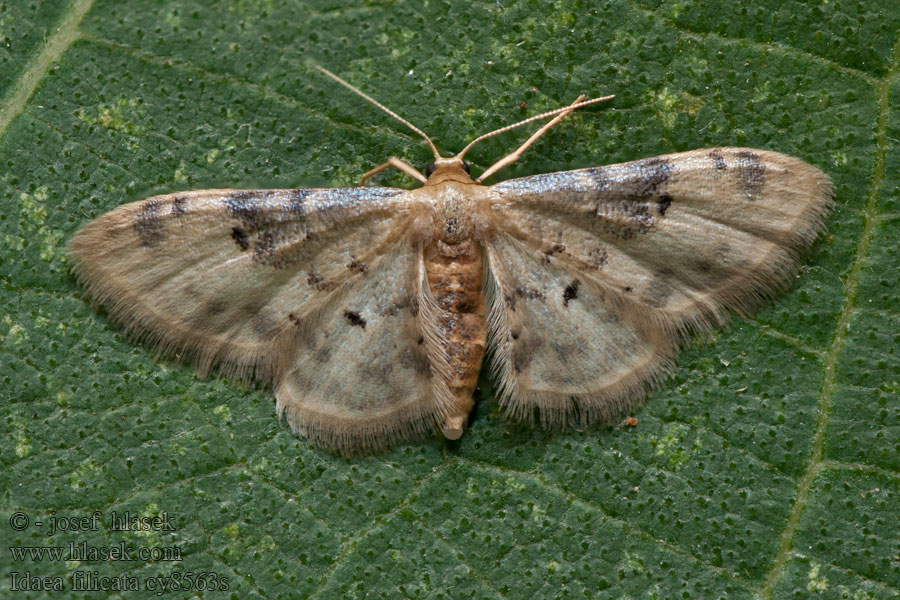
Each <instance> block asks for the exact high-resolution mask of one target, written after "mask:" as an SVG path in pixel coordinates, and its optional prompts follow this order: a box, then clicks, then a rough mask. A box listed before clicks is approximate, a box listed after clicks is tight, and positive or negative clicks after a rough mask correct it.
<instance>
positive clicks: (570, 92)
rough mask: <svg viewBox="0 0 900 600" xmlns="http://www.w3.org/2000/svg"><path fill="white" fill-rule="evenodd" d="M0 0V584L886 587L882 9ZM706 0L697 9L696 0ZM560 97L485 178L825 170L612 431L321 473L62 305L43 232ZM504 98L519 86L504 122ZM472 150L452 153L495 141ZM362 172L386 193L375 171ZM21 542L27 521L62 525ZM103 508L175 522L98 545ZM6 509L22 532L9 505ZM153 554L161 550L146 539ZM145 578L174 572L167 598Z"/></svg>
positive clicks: (269, 409) (889, 195) (895, 175)
mask: <svg viewBox="0 0 900 600" xmlns="http://www.w3.org/2000/svg"><path fill="white" fill-rule="evenodd" d="M348 4H350V3H342V2H331V3H329V2H309V3H301V2H296V1H295V0H290V1H288V0H263V1H260V2H255V1H250V0H230V1H221V2H213V1H212V0H209V1H203V0H197V1H191V0H182V1H175V0H160V1H154V2H150V1H140V2H138V1H135V2H128V3H123V2H117V1H115V0H73V1H71V2H65V1H58V2H38V3H25V2H0V94H2V103H0V161H2V162H0V164H2V166H0V209H2V210H0V280H2V284H3V285H2V289H0V305H2V313H0V340H2V344H0V382H2V386H0V395H2V401H0V422H2V424H3V426H2V428H0V464H2V468H0V491H2V495H0V517H2V519H0V527H2V528H3V531H4V535H3V539H4V540H5V542H7V543H4V544H3V546H4V548H3V550H2V552H0V555H2V558H0V576H2V580H0V595H4V596H5V595H6V594H7V592H9V591H10V587H11V585H12V581H13V580H12V577H13V573H18V574H19V576H21V575H22V574H24V573H26V572H28V573H30V574H31V575H33V576H39V577H61V578H62V581H63V584H64V586H65V588H66V590H68V592H65V593H62V592H46V593H42V592H37V591H35V592H32V593H31V595H30V596H31V597H35V598H37V597H45V596H46V597H52V598H60V597H68V596H71V595H77V596H78V597H82V596H83V597H96V598H104V597H107V595H108V594H107V593H104V592H93V593H80V594H74V593H73V592H72V591H71V590H72V585H73V582H74V580H75V579H74V578H75V576H76V574H77V573H78V572H86V571H90V572H96V573H97V576H108V577H115V576H118V575H120V574H122V573H125V572H127V573H128V575H129V576H133V577H136V578H137V579H138V581H139V583H140V587H141V590H140V591H137V592H122V593H121V594H120V596H119V597H122V598H126V597H127V598H143V597H148V598H150V597H156V596H157V595H156V592H155V591H154V590H148V589H147V588H146V586H147V585H148V583H147V582H148V581H152V579H150V578H152V577H156V576H171V577H172V579H170V580H169V588H168V590H169V591H168V592H167V594H168V595H167V597H187V596H190V595H193V594H198V595H202V596H203V597H226V594H221V592H211V591H206V592H203V593H199V592H197V588H196V584H194V587H193V589H191V590H188V589H187V584H186V580H185V579H183V577H184V576H185V575H186V574H187V573H188V572H192V573H194V576H195V577H196V575H197V574H198V573H215V574H217V576H218V577H219V578H223V579H226V580H227V582H228V586H229V589H228V591H227V597H233V598H288V597H308V596H312V597H316V598H330V597H392V598H393V597H414V598H467V597H477V598H497V597H500V598H549V597H572V598H574V597H616V598H619V597H660V598H675V597H679V598H717V597H729V598H749V597H760V598H806V597H821V598H896V597H897V595H898V594H900V510H898V508H897V507H898V497H900V284H898V280H900V250H898V245H897V240H898V239H900V80H898V72H900V12H898V11H897V10H896V5H895V2H893V0H880V1H879V0H864V1H859V2H848V1H844V0H837V1H834V0H833V1H831V2H825V3H821V4H814V3H798V2H791V3H784V2H774V1H770V0H762V1H757V2H750V1H748V0H740V1H737V2H731V3H726V4H722V3H706V2H692V1H680V2H670V1H662V0H656V1H655V0H636V1H633V2H614V1H604V2H596V3H585V2H579V1H577V0H561V1H560V2H555V3H544V2H534V1H527V0H522V1H512V0H510V1H504V2H483V3H474V4H470V3H462V2H449V1H431V2H428V3H402V2H401V3H398V2H390V1H385V2H376V1H360V2H354V3H352V5H348ZM713 7H715V8H713ZM308 61H315V62H318V63H320V64H322V65H324V66H326V67H328V68H330V69H332V70H334V71H336V72H338V73H339V74H340V75H342V76H344V77H346V78H348V79H349V80H350V81H351V82H353V83H354V84H356V85H358V86H360V87H362V88H363V89H364V90H365V91H366V92H368V93H370V94H372V95H374V96H375V97H377V98H378V99H379V100H380V101H381V102H383V103H384V104H386V105H388V106H390V107H392V108H394V109H395V110H397V111H398V112H400V113H402V114H403V115H404V116H405V117H407V118H408V119H409V120H411V121H412V122H414V123H416V124H417V125H419V126H420V127H422V128H423V129H425V130H426V131H428V132H429V133H430V134H431V135H432V136H433V137H434V138H435V139H436V142H437V144H438V145H439V147H441V148H442V149H444V150H445V151H447V152H450V151H454V152H455V151H457V150H459V149H460V148H461V147H462V146H463V145H464V144H465V143H466V142H468V141H469V140H471V139H472V138H474V137H475V136H476V135H478V134H480V133H484V132H486V131H489V130H491V129H494V128H496V127H498V126H500V125H504V124H507V123H510V122H512V121H514V120H517V119H520V118H524V117H525V116H528V115H531V114H534V113H536V112H539V111H541V110H546V109H550V108H554V107H557V106H559V105H561V104H564V103H568V102H571V101H572V100H573V99H574V98H575V97H576V96H577V95H578V94H580V93H589V94H595V95H601V94H607V93H615V94H616V95H617V97H616V99H615V100H614V101H613V102H612V103H611V104H610V105H607V106H605V107H600V108H593V109H587V110H584V111H581V112H580V113H579V114H575V115H572V116H570V117H569V118H567V119H566V121H564V122H563V124H561V125H560V126H558V127H557V128H555V129H554V130H553V131H552V132H551V133H550V134H549V135H547V136H546V137H545V138H543V139H542V140H541V141H540V142H539V143H538V144H536V145H535V147H534V148H532V149H531V150H530V151H529V152H528V153H527V154H526V155H525V156H524V157H523V159H522V160H521V161H520V162H518V163H517V164H516V165H514V166H513V167H512V168H509V169H507V170H506V171H505V172H502V173H501V176H502V177H503V178H507V177H512V176H515V175H525V174H531V173H541V172H548V171H553V170H560V169H572V168H579V167H585V166H591V165H596V164H603V163H611V162H619V161H626V160H631V159H636V158H640V157H646V156H652V155H655V154H661V153H665V152H675V151H681V150H689V149H692V148H697V147H704V146H718V145H740V146H751V147H760V148H768V149H772V150H778V151H781V152H785V153H788V154H793V155H796V156H799V157H801V158H803V159H805V160H807V161H809V162H811V163H813V164H815V165H817V166H819V167H820V168H822V169H823V170H825V171H826V172H827V173H828V174H829V175H830V176H831V177H832V178H833V180H834V182H835V184H836V191H837V203H838V207H837V209H836V211H835V213H834V214H833V216H832V218H831V219H830V221H829V226H828V233H827V234H826V236H825V237H824V238H823V239H822V240H821V241H820V242H819V243H818V244H817V245H816V247H815V249H814V252H813V255H812V257H811V259H810V261H809V263H808V266H807V267H806V268H805V269H804V270H803V271H802V272H801V274H800V276H799V277H798V278H797V280H796V282H795V283H794V284H793V286H792V287H791V288H790V290H789V291H788V292H787V293H785V294H784V295H782V296H781V297H780V298H779V299H778V300H777V301H775V302H773V303H771V304H770V305H769V306H768V308H766V309H765V310H764V311H762V312H761V313H760V314H758V315H757V316H756V317H754V318H753V319H744V320H742V319H737V320H734V321H733V322H732V323H731V325H730V326H729V327H727V328H725V329H724V330H723V331H721V332H719V333H718V334H716V335H715V336H712V337H711V338H710V339H698V340H696V341H695V342H693V343H691V344H690V345H689V347H688V348H686V349H685V352H684V353H683V354H682V356H681V358H680V361H679V365H680V366H679V369H678V370H677V371H676V372H675V373H674V374H673V376H672V377H671V378H669V380H668V381H667V382H665V384H664V385H663V386H662V387H661V388H660V389H659V390H657V391H656V392H655V393H653V394H652V395H651V396H650V398H649V399H648V402H647V404H646V405H645V407H644V408H643V409H641V410H640V411H638V412H637V413H636V414H635V415H634V416H636V417H637V419H638V425H637V427H635V428H631V427H612V428H605V429H604V428H597V429H592V430H588V431H583V432H565V433H557V434H546V433H541V432H534V431H530V430H526V429H518V428H513V427H510V426H508V425H505V424H504V423H503V422H502V421H500V420H499V418H498V408H497V404H496V402H495V401H494V400H493V397H492V395H491V391H490V381H489V380H488V379H487V378H486V377H484V378H483V386H482V390H483V393H482V396H481V400H480V403H479V405H478V407H477V415H476V418H475V420H474V422H473V424H472V427H471V429H470V431H469V432H468V433H467V434H466V435H465V436H464V437H463V439H462V440H461V441H460V442H459V443H453V444H448V445H443V444H441V443H439V442H436V441H435V442H430V443H424V444H418V445H412V446H406V447H401V448H399V449H397V450H395V451H393V452H391V453H388V454H386V455H382V456H377V457H372V458H366V459H359V460H344V459H339V458H335V457H333V456H331V455H329V454H326V453H323V452H320V451H318V450H316V449H314V448H312V447H311V446H310V445H309V444H308V443H307V442H305V441H304V440H302V439H300V438H297V437H295V436H294V435H292V434H291V433H290V431H289V429H288V428H287V426H286V425H285V424H283V423H279V422H278V420H277V419H276V417H275V414H274V406H273V400H272V395H271V392H270V391H268V390H257V389H243V388H241V387H240V386H238V385H236V384H234V383H232V382H217V381H211V380H199V379H197V378H195V377H194V376H193V374H192V372H191V371H190V369H188V368H185V367H181V366H178V365H176V364H175V363H173V362H171V361H156V360H155V359H154V356H153V355H152V353H151V352H149V351H148V350H147V349H146V348H144V347H140V346H134V345H133V344H131V343H130V342H129V341H128V340H126V339H124V338H123V336H122V335H121V334H120V332H118V331H117V330H116V329H115V328H113V327H111V326H110V324H109V323H108V321H107V319H106V317H105V315H104V314H103V313H102V312H100V313H98V312H95V311H93V310H92V309H91V308H90V306H89V304H88V302H87V300H86V298H85V297H84V295H83V293H82V292H81V290H80V289H79V288H78V286H77V285H76V284H75V282H74V280H73V278H72V276H71V275H70V274H69V271H68V265H67V259H66V256H65V254H64V252H63V247H64V243H65V241H66V240H67V239H68V237H69V236H70V235H71V234H72V233H73V232H74V231H75V229H76V228H77V227H78V226H79V225H80V224H82V223H84V222H86V221H87V220H89V219H90V218H92V217H94V216H97V215H99V214H101V213H103V212H105V211H107V210H109V209H111V208H113V207H115V206H117V205H119V204H122V203H124V202H128V201H133V200H137V199H140V198H142V197H146V196H149V195H152V194H156V193H165V192H171V191H176V190H180V189H197V188H208V187H220V186H240V187H253V186H262V187H287V186H296V185H304V186H339V185H353V184H355V183H356V181H357V180H358V178H359V176H360V175H361V174H362V173H363V172H365V171H366V170H368V169H369V168H371V167H372V166H373V165H375V164H378V163H380V162H381V161H382V160H384V159H385V158H386V157H388V156H391V155H397V156H400V157H402V158H404V159H405V160H407V161H409V162H411V163H413V164H422V163H424V162H427V161H428V160H429V159H430V155H429V153H428V151H427V149H426V148H424V147H423V145H422V144H421V142H420V141H419V140H417V139H416V137H415V136H414V135H413V134H411V133H410V132H408V131H407V130H405V129H404V128H403V127H402V126H401V125H399V124H397V123H395V122H393V121H391V120H390V119H389V118H388V117H386V116H385V115H383V114H382V113H380V112H379V111H377V110H376V109H374V108H373V107H371V106H369V105H366V104H365V103H363V102H362V101H360V99H359V98H357V97H354V96H352V95H351V94H349V93H348V92H346V91H345V90H343V89H341V88H339V87H337V86H336V85H334V84H333V82H330V81H329V80H327V79H325V78H324V77H322V76H320V75H319V74H317V73H316V72H314V71H312V70H311V69H310V68H309V67H308ZM523 103H524V106H522V105H523ZM524 136H525V134H524V133H522V132H515V133H509V134H505V135H503V136H500V137H499V138H496V139H493V140H490V141H488V142H485V143H484V144H482V145H480V146H478V147H477V148H476V149H475V150H474V151H473V153H472V154H470V155H469V158H470V159H471V160H472V161H473V162H474V164H475V167H476V169H483V168H484V167H486V166H487V165H488V164H490V163H491V162H492V161H493V160H494V159H496V158H498V157H500V156H502V155H503V154H505V152H506V151H508V150H509V149H511V148H512V147H514V146H515V145H516V143H517V142H518V141H519V140H522V139H524ZM380 182H381V183H382V184H386V185H410V184H409V182H408V181H407V180H404V179H403V178H401V177H400V176H399V175H396V174H384V175H382V176H380ZM93 511H100V513H101V514H102V516H103V519H104V520H105V521H101V525H100V527H98V530H97V531H90V530H88V531H62V532H58V533H56V534H55V535H48V531H49V529H48V525H45V526H44V527H39V526H37V525H35V521H38V520H44V521H45V522H49V518H50V517H51V516H52V514H53V513H54V512H55V516H57V517H89V516H90V515H91V513H92V512H93ZM113 511H117V512H118V513H120V514H121V513H123V512H124V511H130V512H131V513H132V514H133V515H138V516H148V517H152V516H156V515H159V514H163V513H165V514H167V515H168V516H169V517H170V518H171V519H172V520H173V523H174V525H175V529H176V531H174V532H167V531H156V530H152V531H127V532H122V531H109V530H108V527H107V526H106V525H108V519H109V518H110V515H111V514H112V512H113ZM16 513H23V514H25V515H27V516H28V517H29V518H30V526H29V527H27V528H25V529H24V530H22V531H17V530H15V529H14V528H13V525H12V521H11V520H10V519H11V518H12V517H13V516H14V515H15V514H16ZM70 541H72V542H76V543H77V542H82V541H83V542H85V543H86V544H87V545H88V546H114V545H116V544H118V543H120V542H121V541H125V542H126V543H127V544H128V545H130V546H132V547H134V548H135V549H137V548H141V547H175V548H178V549H179V551H180V552H181V553H182V557H181V558H182V559H183V560H181V561H178V562H172V561H165V560H156V559H154V560H136V561H132V562H126V561H117V560H112V561H110V560H104V561H99V562H86V561H81V562H79V561H65V560H55V559H51V558H49V557H45V558H43V559H40V560H38V559H31V558H27V559H22V560H17V559H16V557H15V556H14V555H13V554H12V551H11V550H8V548H9V547H25V546H47V545H51V546H65V545H66V544H67V543H68V542H70ZM157 558H159V557H157ZM176 576H181V577H182V579H180V580H178V581H181V584H180V585H181V587H180V588H176V587H174V586H175V585H176V579H175V577H176Z"/></svg>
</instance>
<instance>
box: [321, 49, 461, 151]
mask: <svg viewBox="0 0 900 600" xmlns="http://www.w3.org/2000/svg"><path fill="white" fill-rule="evenodd" d="M312 66H313V67H314V68H315V69H316V70H318V71H320V72H322V73H324V74H325V75H327V76H329V77H331V78H332V79H334V80H335V81H337V82H338V83H339V84H341V85H342V86H344V87H345V88H347V89H348V90H350V91H351V92H354V93H356V94H359V95H360V96H362V97H363V98H365V99H366V100H368V101H369V102H371V103H372V104H374V105H375V106H377V107H378V108H380V109H381V110H383V111H384V112H386V113H387V114H389V115H391V116H392V117H394V118H395V119H397V120H398V121H400V122H401V123H403V124H404V125H406V126H407V127H409V128H410V129H412V130H413V131H415V132H416V133H418V134H419V135H421V136H422V138H423V139H424V140H425V141H426V142H428V145H429V146H430V147H431V151H432V152H433V153H434V158H435V160H439V159H440V158H441V154H440V152H438V150H437V148H435V146H434V142H432V141H431V138H430V137H428V136H427V135H425V132H424V131H422V130H421V129H419V128H418V127H416V126H415V125H413V124H412V123H410V122H409V121H407V120H406V119H404V118H403V117H401V116H400V115H398V114H397V113H395V112H394V111H392V110H391V109H389V108H388V107H386V106H385V105H383V104H382V103H381V102H379V101H378V100H375V99H374V98H372V97H371V96H369V95H368V94H366V93H364V92H362V91H361V90H358V89H356V88H355V87H353V86H352V85H350V84H349V83H347V82H346V81H344V80H343V79H341V78H340V77H338V76H337V75H335V74H334V73H332V72H331V71H329V70H328V69H325V68H323V67H320V66H319V65H312ZM469 145H470V146H471V144H469Z"/></svg>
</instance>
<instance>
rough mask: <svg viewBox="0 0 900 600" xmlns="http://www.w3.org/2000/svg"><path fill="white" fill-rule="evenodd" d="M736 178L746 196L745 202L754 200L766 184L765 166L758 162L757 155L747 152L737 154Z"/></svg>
mask: <svg viewBox="0 0 900 600" xmlns="http://www.w3.org/2000/svg"><path fill="white" fill-rule="evenodd" d="M735 156H737V163H738V164H737V177H738V181H739V182H740V184H741V190H742V191H743V192H744V194H746V196H747V200H750V201H753V200H756V198H757V196H758V195H759V192H760V190H762V187H763V186H764V185H765V184H766V177H765V172H766V165H764V164H763V163H762V162H761V161H760V160H759V155H758V154H756V153H755V152H750V151H749V150H742V151H740V152H738V153H737V154H736V155H735Z"/></svg>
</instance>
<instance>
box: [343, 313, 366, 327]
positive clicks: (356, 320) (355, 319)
mask: <svg viewBox="0 0 900 600" xmlns="http://www.w3.org/2000/svg"><path fill="white" fill-rule="evenodd" d="M344 318H346V319H347V320H348V321H350V325H354V326H356V327H362V328H363V329H365V328H366V320H365V319H363V318H362V317H361V316H359V313H358V312H353V311H351V310H345V311H344Z"/></svg>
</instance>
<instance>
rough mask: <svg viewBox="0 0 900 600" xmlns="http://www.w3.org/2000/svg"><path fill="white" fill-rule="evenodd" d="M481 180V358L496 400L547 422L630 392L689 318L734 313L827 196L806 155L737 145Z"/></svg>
mask: <svg viewBox="0 0 900 600" xmlns="http://www.w3.org/2000/svg"><path fill="white" fill-rule="evenodd" d="M491 190H492V191H493V193H494V194H495V195H494V197H493V204H492V206H493V211H494V215H495V222H496V223H497V229H498V232H497V234H496V235H495V236H494V238H493V239H491V240H488V241H487V242H486V246H487V253H488V257H489V267H490V270H491V275H492V283H491V285H492V286H493V290H494V295H493V300H492V305H491V312H490V319H491V337H490V340H491V342H492V344H493V345H492V349H493V356H494V358H493V361H494V362H493V367H494V369H495V370H496V371H497V372H498V373H499V374H500V380H501V383H502V386H503V394H504V395H503V398H504V403H505V406H506V407H507V410H508V411H509V412H510V413H511V414H512V415H513V416H516V417H520V418H525V419H530V418H532V417H531V416H530V415H531V414H532V412H533V410H532V409H535V408H537V409H539V410H540V412H541V418H542V420H544V422H545V423H548V424H561V423H565V422H569V421H575V422H579V423H581V422H588V421H594V420H608V419H610V418H611V417H612V416H614V415H616V414H618V413H620V412H621V410H622V409H624V408H625V407H626V406H630V405H632V404H634V403H635V402H636V401H637V400H639V399H640V398H641V397H642V396H643V394H644V392H645V391H646V388H647V387H648V386H649V385H650V384H652V383H653V382H654V381H655V380H656V379H658V378H659V377H660V376H661V374H662V373H663V372H664V371H665V368H666V367H667V366H668V365H669V364H671V361H672V358H673V356H674V353H675V350H676V349H677V345H678V343H679V342H680V340H681V339H682V337H683V335H684V334H685V333H686V332H687V331H689V330H694V331H704V330H708V329H710V328H712V327H714V326H715V325H718V324H720V323H721V322H723V320H724V319H725V317H726V315H727V312H728V310H732V311H736V312H738V313H741V314H748V313H749V312H750V311H751V310H752V309H753V308H755V307H756V306H757V305H758V304H759V303H760V301H761V300H763V299H765V298H767V297H769V296H771V295H772V294H773V293H774V292H775V291H776V290H777V289H779V288H780V287H783V286H785V285H786V283H787V281H788V280H789V278H790V276H791V275H793V274H794V273H796V272H797V270H798V269H799V265H800V256H801V255H802V253H803V252H804V251H806V250H807V249H808V247H809V246H810V245H811V244H812V242H813V241H814V240H815V238H816V237H817V236H818V234H819V233H820V232H821V231H822V229H823V226H824V219H825V217H826V216H827V214H828V211H829V209H830V205H831V184H830V181H829V180H828V177H827V176H826V175H825V174H824V173H822V172H821V171H820V170H818V169H817V168H815V167H813V166H811V165H808V164H807V163H804V162H803V161H801V160H799V159H796V158H792V157H789V156H785V155H783V154H779V153H776V152H768V151H761V150H749V149H741V148H713V149H705V150H696V151H692V152H684V153H679V154H671V155H666V156H660V157H656V158H650V159H645V160H639V161H635V162H630V163H623V164H618V165H609V166H604V167H596V168H591V169H582V170H577V171H568V172H561V173H550V174H546V175H537V176H533V177H524V178H520V179H514V180H510V181H505V182H502V183H499V184H497V185H494V186H492V187H491ZM576 282H577V285H574V284H575V283H576ZM567 290H568V292H567ZM573 294H574V296H577V297H574V296H573ZM567 296H573V297H570V298H568V302H566V297H567ZM517 327H518V328H519V329H518V330H516V328H517ZM529 330H531V331H529Z"/></svg>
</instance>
